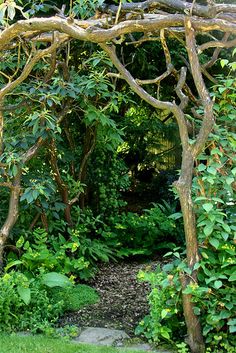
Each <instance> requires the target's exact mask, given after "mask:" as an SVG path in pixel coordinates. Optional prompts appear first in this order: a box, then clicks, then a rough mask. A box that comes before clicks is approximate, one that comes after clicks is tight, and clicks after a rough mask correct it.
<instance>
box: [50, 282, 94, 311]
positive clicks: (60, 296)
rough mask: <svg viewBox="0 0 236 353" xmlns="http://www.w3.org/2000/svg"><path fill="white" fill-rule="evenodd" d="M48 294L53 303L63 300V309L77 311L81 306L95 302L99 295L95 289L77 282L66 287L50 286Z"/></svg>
mask: <svg viewBox="0 0 236 353" xmlns="http://www.w3.org/2000/svg"><path fill="white" fill-rule="evenodd" d="M50 295H51V296H52V299H53V301H54V302H55V303H57V302H61V301H63V310H64V311H77V310H80V309H81V308H83V307H85V306H87V305H91V304H95V303H97V302H98V300H99V296H98V294H97V292H96V291H95V289H93V288H92V287H89V286H87V285H85V284H77V285H75V286H73V287H67V288H59V287H55V288H52V290H51V291H50Z"/></svg>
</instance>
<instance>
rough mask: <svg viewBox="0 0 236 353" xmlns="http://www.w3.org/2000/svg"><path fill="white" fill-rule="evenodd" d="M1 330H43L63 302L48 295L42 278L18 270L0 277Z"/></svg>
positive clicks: (57, 314) (50, 324) (52, 320)
mask: <svg viewBox="0 0 236 353" xmlns="http://www.w3.org/2000/svg"><path fill="white" fill-rule="evenodd" d="M0 293H1V294H0V330H2V331H26V330H30V331H32V332H38V331H41V332H44V331H45V330H46V329H47V328H48V327H51V326H52V325H53V324H54V323H55V322H56V321H57V319H58V317H59V315H60V314H61V313H62V312H63V310H62V308H63V302H62V301H58V302H57V303H55V302H53V300H52V299H51V298H50V297H49V295H48V292H47V290H46V287H45V286H44V285H42V282H41V280H39V279H31V280H29V279H28V278H27V277H26V276H25V275H24V274H23V273H21V272H14V271H12V272H10V273H6V274H4V275H3V276H2V277H0Z"/></svg>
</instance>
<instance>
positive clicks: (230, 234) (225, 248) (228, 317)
mask: <svg viewBox="0 0 236 353" xmlns="http://www.w3.org/2000/svg"><path fill="white" fill-rule="evenodd" d="M213 95H214V97H215V98H214V99H215V106H214V108H215V113H216V115H217V118H218V119H217V122H218V124H217V125H216V126H215V127H214V131H213V132H212V134H211V135H210V136H209V141H208V144H207V146H206V150H205V151H204V152H203V153H202V154H201V155H200V156H199V161H198V163H197V166H196V169H195V171H196V174H195V178H194V180H193V194H194V202H195V212H196V215H197V228H198V240H199V247H200V253H201V259H200V261H199V263H197V264H196V265H195V268H194V270H196V271H197V272H198V283H196V284H194V283H191V284H190V285H189V286H188V287H187V288H186V289H185V291H184V293H185V294H191V296H192V301H193V303H194V312H195V314H196V315H198V316H199V319H200V321H201V325H202V327H203V335H204V336H205V341H206V344H207V350H206V352H212V353H213V352H214V353H216V352H217V353H225V352H228V353H231V352H233V351H234V350H235V344H236V341H235V335H234V333H235V332H236V317H235V312H236V287H235V281H236V262H235V258H236V246H235V239H236V223H235V173H236V172H235V162H236V157H235V156H236V153H235V152H236V143H235V141H236V135H235V132H234V127H233V126H232V121H235V79H232V78H230V77H228V78H227V79H225V80H222V82H221V84H220V85H218V86H217V87H216V88H215V91H214V93H213ZM166 255H171V256H174V257H175V258H176V260H174V262H173V263H170V264H167V265H165V266H164V267H163V268H162V271H160V269H158V270H157V271H156V272H155V273H143V272H141V273H140V274H139V277H140V278H141V279H144V280H148V281H149V282H150V283H151V284H152V290H151V293H150V296H149V303H150V314H149V315H148V316H147V317H146V318H144V320H143V321H142V322H141V323H140V324H139V326H138V328H137V330H136V332H137V333H142V334H144V335H145V336H146V337H147V338H148V339H151V340H154V341H157V342H159V341H160V340H162V339H163V338H164V339H167V340H171V339H172V340H173V339H174V340H175V341H177V340H178V338H179V331H176V319H177V317H178V320H177V321H180V322H182V320H183V315H182V309H181V306H180V304H181V301H180V300H179V299H180V297H179V296H180V293H181V285H180V280H179V276H181V275H182V274H183V273H185V274H186V275H190V276H191V274H192V271H191V270H190V269H189V268H188V267H187V266H186V263H185V262H184V261H183V260H182V257H183V256H182V255H181V254H180V253H179V252H178V250H177V249H174V250H173V252H169V253H168V254H166ZM178 301H179V302H178ZM176 309H177V310H176ZM184 330H185V328H184V326H183V334H184ZM163 332H164V334H163ZM176 333H177V335H178V336H175V335H176ZM177 348H178V351H180V352H185V351H186V346H185V345H184V344H183V343H178V345H177Z"/></svg>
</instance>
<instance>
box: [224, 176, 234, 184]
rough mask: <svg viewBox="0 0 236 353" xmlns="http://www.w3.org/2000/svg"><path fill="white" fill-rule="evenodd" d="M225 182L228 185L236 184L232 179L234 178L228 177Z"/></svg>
mask: <svg viewBox="0 0 236 353" xmlns="http://www.w3.org/2000/svg"><path fill="white" fill-rule="evenodd" d="M225 181H226V184H228V185H231V184H232V183H233V182H234V178H232V177H227V178H226V179H225Z"/></svg>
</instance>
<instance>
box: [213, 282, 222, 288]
mask: <svg viewBox="0 0 236 353" xmlns="http://www.w3.org/2000/svg"><path fill="white" fill-rule="evenodd" d="M222 286H223V283H222V282H221V281H215V282H214V287H215V288H216V289H219V288H221V287H222Z"/></svg>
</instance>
